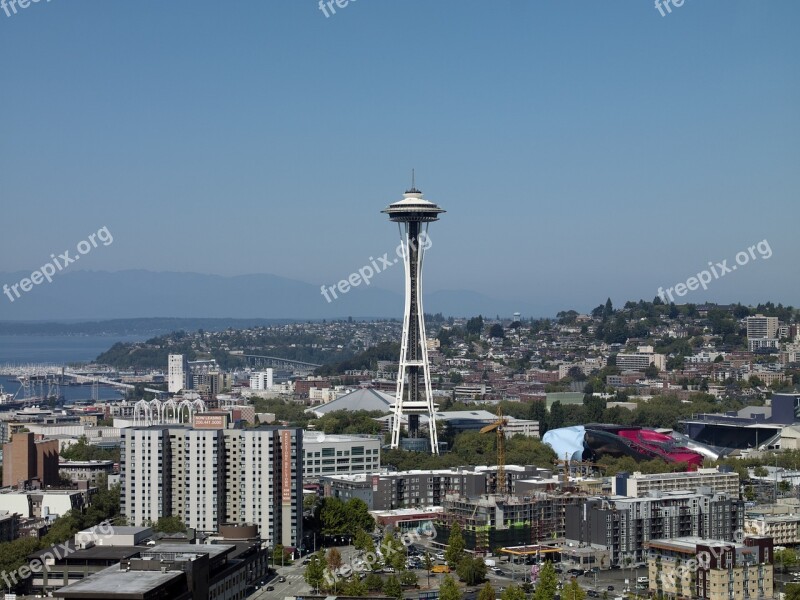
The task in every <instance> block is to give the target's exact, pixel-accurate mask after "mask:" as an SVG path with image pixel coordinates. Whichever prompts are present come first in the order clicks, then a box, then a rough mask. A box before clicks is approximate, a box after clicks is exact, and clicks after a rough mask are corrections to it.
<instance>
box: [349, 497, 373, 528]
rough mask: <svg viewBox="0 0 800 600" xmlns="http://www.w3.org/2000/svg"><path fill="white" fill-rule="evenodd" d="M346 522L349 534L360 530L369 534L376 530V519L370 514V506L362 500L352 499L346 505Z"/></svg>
mask: <svg viewBox="0 0 800 600" xmlns="http://www.w3.org/2000/svg"><path fill="white" fill-rule="evenodd" d="M344 521H345V529H346V530H347V533H352V532H354V531H358V530H360V529H363V530H364V531H366V532H367V533H369V532H370V531H372V530H374V529H375V519H373V518H372V515H370V514H369V506H367V503H366V502H364V501H363V500H362V499H361V498H350V500H348V501H347V503H346V504H345V505H344Z"/></svg>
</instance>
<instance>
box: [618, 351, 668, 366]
mask: <svg viewBox="0 0 800 600" xmlns="http://www.w3.org/2000/svg"><path fill="white" fill-rule="evenodd" d="M650 365H655V366H656V368H657V369H658V370H659V371H663V370H665V369H666V368H667V357H666V356H664V355H663V354H656V353H655V352H653V347H652V346H639V348H638V352H629V353H625V352H620V353H619V354H617V367H619V368H620V369H621V370H622V371H643V370H644V369H646V368H647V367H649V366H650Z"/></svg>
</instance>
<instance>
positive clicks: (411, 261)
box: [383, 176, 445, 454]
mask: <svg viewBox="0 0 800 600" xmlns="http://www.w3.org/2000/svg"><path fill="white" fill-rule="evenodd" d="M383 212H384V213H386V214H388V215H389V219H390V220H391V221H393V222H395V223H397V224H398V227H399V228H400V240H401V248H402V251H403V252H402V258H403V265H404V267H405V279H406V294H405V297H406V301H405V312H404V315H403V337H402V339H401V341H400V364H399V369H398V370H397V393H396V397H395V404H394V407H393V408H394V420H393V425H392V442H391V447H392V448H399V447H400V445H401V444H400V426H401V422H402V416H403V415H406V416H407V417H408V435H409V437H410V438H412V439H413V438H419V437H420V427H419V417H420V415H427V416H428V418H429V422H430V423H433V422H435V421H434V413H435V412H436V407H435V406H434V404H433V391H432V389H431V372H430V365H429V363H428V346H427V343H426V341H425V315H424V312H423V309H422V260H423V257H424V254H425V250H426V248H427V247H429V246H430V238H429V237H428V224H429V223H432V222H433V221H438V220H439V214H441V213H443V212H445V211H444V210H443V209H441V208H439V206H437V205H436V204H434V203H433V202H430V201H428V200H425V199H424V198H423V197H422V192H420V191H419V190H418V189H417V188H416V187H415V186H414V182H413V176H412V183H411V189H410V190H408V191H407V192H406V193H405V194H403V199H402V200H400V201H398V202H395V203H394V204H391V205H389V206H388V207H387V208H386V209H384V210H383ZM406 378H407V379H408V396H407V397H406V389H405V387H406V385H405V384H406ZM428 437H429V438H430V451H431V452H432V453H433V454H439V442H438V438H437V435H436V427H428ZM420 446H421V445H419V444H414V443H413V442H411V443H409V444H408V447H411V448H414V449H415V450H419V449H421V447H420Z"/></svg>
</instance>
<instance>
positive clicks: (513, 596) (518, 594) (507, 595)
mask: <svg viewBox="0 0 800 600" xmlns="http://www.w3.org/2000/svg"><path fill="white" fill-rule="evenodd" d="M500 599H501V600H525V592H524V591H522V588H520V587H519V586H517V585H510V586H508V587H507V588H506V589H505V591H504V592H503V593H502V594H501V596H500ZM567 600H569V598H567Z"/></svg>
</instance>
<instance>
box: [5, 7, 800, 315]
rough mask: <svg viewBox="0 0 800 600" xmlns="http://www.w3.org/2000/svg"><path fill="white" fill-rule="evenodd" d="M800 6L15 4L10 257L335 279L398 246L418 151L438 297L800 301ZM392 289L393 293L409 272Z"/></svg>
mask: <svg viewBox="0 0 800 600" xmlns="http://www.w3.org/2000/svg"><path fill="white" fill-rule="evenodd" d="M799 21H800V3H798V2H797V1H796V0H770V1H769V2H765V1H763V0H728V1H725V2H723V1H720V0H685V4H684V5H683V6H682V7H680V8H674V9H673V12H672V14H668V15H667V16H665V17H662V16H661V15H660V14H659V12H658V11H657V10H656V9H655V8H654V6H653V3H652V2H651V1H650V0H638V1H634V0H617V1H611V0H609V1H606V2H598V1H589V0H581V1H569V0H559V1H555V0H551V1H546V0H536V1H533V0H531V1H524V0H492V1H491V2H477V1H469V0H467V1H454V0H435V1H434V0H356V1H352V2H351V3H350V5H349V6H347V7H346V8H344V9H337V14H335V15H333V16H331V17H329V18H326V17H325V16H324V14H323V13H322V12H321V11H320V10H319V8H318V3H317V1H316V0H258V1H256V0H241V1H237V2H213V3H212V2H206V1H204V0H191V1H188V0H170V1H169V2H153V1H140V2H119V1H116V2H110V1H102V2H101V1H99V0H84V1H82V2H74V1H67V0H51V1H50V2H49V3H46V2H45V1H44V0H42V1H41V2H39V3H38V4H32V5H31V6H29V7H28V8H25V9H19V12H18V14H16V15H13V16H11V17H6V15H5V13H3V12H2V11H0V56H2V57H3V59H2V67H1V69H0V82H2V90H3V92H4V93H3V96H4V98H5V102H4V110H3V112H2V116H1V117H0V201H1V202H2V204H1V205H0V206H2V221H3V228H2V236H1V237H0V271H16V270H23V269H32V268H35V267H37V266H40V265H41V264H42V263H43V262H44V261H46V260H47V259H48V257H49V255H50V253H53V252H61V251H63V250H65V249H67V248H73V247H74V245H75V244H76V243H77V242H78V241H80V240H81V239H83V238H84V237H85V236H86V235H88V234H89V233H91V232H92V231H96V230H97V229H98V228H100V227H102V226H107V227H108V228H109V230H111V232H112V233H113V236H114V243H113V244H112V245H111V246H109V247H107V248H100V249H98V250H95V251H93V253H92V254H91V256H90V257H87V258H86V259H85V260H84V261H83V262H82V263H81V265H80V267H81V268H88V269H97V270H111V271H116V270H121V269H133V268H136V269H149V270H160V271H193V272H200V273H216V274H223V275H233V274H244V273H274V274H278V275H282V276H286V277H291V278H294V279H300V280H303V281H307V282H310V283H314V284H323V283H335V282H336V281H338V280H339V279H342V278H343V277H346V276H347V275H348V274H349V273H350V272H352V271H354V270H356V269H357V268H358V267H359V266H361V265H363V264H365V263H366V262H367V261H368V258H369V257H370V256H376V255H379V254H382V253H383V252H386V251H390V252H392V251H393V248H394V247H395V245H396V238H397V229H396V227H395V226H394V225H393V224H390V223H389V222H388V220H387V218H386V216H385V215H381V214H380V212H379V211H380V210H381V209H382V208H384V207H385V206H386V205H387V204H388V203H390V202H392V201H395V200H397V199H399V198H400V194H401V193H402V191H403V190H404V189H405V188H406V187H408V185H409V179H410V177H409V171H410V169H411V167H415V168H416V170H417V184H418V187H420V188H422V190H423V191H424V192H425V194H426V196H427V197H429V198H430V199H432V200H434V201H436V202H438V203H439V204H440V205H441V206H442V207H443V208H445V209H446V210H447V211H448V212H447V213H446V214H445V215H444V216H443V218H442V220H441V221H440V222H439V223H436V224H435V225H434V227H433V228H432V230H431V235H432V238H433V242H434V243H433V247H432V248H431V250H430V254H429V255H428V259H427V262H426V286H427V289H428V290H431V291H432V290H443V289H470V290H477V291H481V292H483V293H485V294H487V295H489V296H492V297H495V298H498V299H502V300H514V301H517V302H519V304H520V308H521V309H522V310H523V311H524V312H526V313H528V314H546V313H549V312H550V311H551V310H552V309H553V308H555V309H556V310H557V309H559V308H576V309H578V310H586V309H587V308H591V307H593V306H596V305H597V304H599V303H600V302H601V301H603V300H604V299H605V298H606V297H607V296H611V297H612V299H613V300H614V301H615V302H623V301H625V300H627V299H639V298H645V299H648V300H649V299H652V298H653V297H654V296H655V293H656V289H657V288H658V287H659V286H664V287H667V286H672V285H674V284H675V283H677V282H680V281H685V280H686V279H687V278H688V277H690V276H691V275H693V274H695V273H697V272H698V271H699V270H701V269H703V268H705V267H706V265H707V263H708V261H714V262H716V261H722V260H723V259H728V261H729V264H730V263H731V262H732V261H733V258H734V256H735V254H736V253H737V252H739V251H741V250H746V249H747V247H748V246H750V245H753V244H755V243H757V242H758V241H760V240H762V239H765V238H766V239H767V240H768V241H769V244H770V247H771V249H772V251H773V255H772V257H771V258H770V259H769V260H763V259H759V260H757V261H752V262H751V264H749V265H747V267H746V268H741V269H740V270H739V271H738V272H736V273H731V274H729V275H727V276H725V277H724V278H723V279H720V280H718V281H714V282H713V283H712V284H711V286H710V288H709V290H708V292H702V291H698V292H692V293H690V294H688V295H687V296H686V297H685V298H684V300H685V301H690V302H702V301H704V300H717V301H721V302H726V301H737V300H741V301H743V302H757V301H760V300H767V299H772V300H774V301H776V302H777V301H782V302H784V303H786V304H794V305H797V304H798V303H800V301H798V291H800V282H799V280H798V266H797V265H798V263H797V258H798V256H799V255H800V235H799V234H798V231H800V219H798V217H799V216H800V208H799V207H800V203H799V202H798V201H799V200H800V198H798V195H799V194H798V192H799V191H800V168H798V167H800V114H799V113H800V78H799V76H800V72H799V69H798V67H799V66H800V36H798V35H797V23H798V22H799ZM375 285H379V286H381V287H385V288H388V289H399V288H400V286H401V277H400V272H395V273H391V274H389V273H387V274H386V275H385V276H384V277H383V278H381V279H380V280H379V281H376V282H375Z"/></svg>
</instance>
